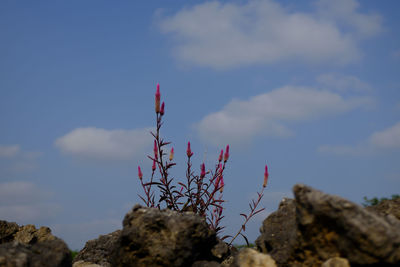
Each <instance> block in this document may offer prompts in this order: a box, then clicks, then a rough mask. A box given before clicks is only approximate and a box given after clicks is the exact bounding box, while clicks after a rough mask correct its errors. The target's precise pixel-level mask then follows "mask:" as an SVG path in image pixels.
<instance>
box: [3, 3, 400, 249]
mask: <svg viewBox="0 0 400 267" xmlns="http://www.w3.org/2000/svg"><path fill="white" fill-rule="evenodd" d="M399 11H400V2H399V1H397V0H387V1H372V0H365V1H355V0H337V1H329V0H319V1H294V0H285V1H273V0H265V1H261V0H260V1H214V2H205V1H161V0H160V1H102V0H96V1H94V0H87V1H77V0H74V1H11V0H2V1H0V129H1V131H0V219H3V220H8V221H15V222H17V223H18V224H35V225H36V226H41V225H45V226H49V227H50V228H51V229H52V231H53V233H54V234H55V235H56V236H59V237H61V238H63V239H64V240H65V241H66V242H67V243H68V245H69V247H70V248H71V249H81V248H82V247H83V246H84V244H85V242H86V241H87V240H89V239H93V238H97V236H98V235H100V234H106V233H109V232H112V231H114V230H116V229H120V228H121V227H122V219H123V217H124V215H125V214H126V213H127V212H128V211H129V210H130V209H131V207H132V206H133V205H134V204H135V203H141V200H140V199H139V197H138V194H142V188H141V187H140V184H139V181H138V177H137V166H138V165H140V166H141V167H142V170H143V172H144V175H145V177H148V175H149V174H150V169H151V161H150V160H149V159H147V157H146V155H148V154H151V151H152V137H151V135H150V134H149V131H150V129H151V128H152V127H154V125H155V114H154V93H155V89H156V84H157V83H160V86H161V98H162V100H163V101H165V105H166V106H165V112H166V113H165V116H164V121H165V124H164V126H163V128H162V135H163V136H164V138H165V139H166V140H169V141H171V142H172V144H173V147H174V149H175V161H176V163H177V164H178V165H177V166H176V168H175V169H174V170H173V171H172V173H171V175H173V176H174V177H176V179H177V180H180V178H183V175H184V171H185V163H186V157H185V155H186V144H187V142H188V141H191V144H192V150H193V152H194V156H193V160H194V164H193V167H194V168H195V170H196V172H197V173H198V171H199V166H200V164H201V163H202V162H203V161H204V162H205V164H206V167H207V168H213V167H214V164H215V163H216V159H217V157H218V152H219V151H220V150H221V149H223V148H225V146H226V145H227V144H229V145H230V150H231V151H230V154H231V156H230V159H229V162H228V164H227V168H226V170H225V177H224V179H225V191H224V199H225V200H226V203H225V206H224V207H225V211H224V213H225V215H226V218H225V220H224V222H223V224H224V225H226V226H227V228H226V231H225V232H224V234H234V233H235V232H236V231H237V230H238V229H239V227H240V225H241V223H242V218H241V217H240V216H239V213H247V212H248V211H249V210H248V209H249V207H248V203H249V202H250V201H251V199H252V198H254V197H255V196H256V191H259V190H260V189H261V187H262V183H263V173H264V166H265V164H268V166H269V170H270V178H269V183H268V186H267V188H266V191H265V196H264V198H263V200H262V202H261V207H265V208H266V210H265V211H264V212H263V213H262V214H260V215H259V216H257V217H256V218H254V220H253V221H251V222H250V223H249V225H248V227H247V231H246V234H247V236H248V237H249V240H250V241H254V240H255V239H256V238H257V236H258V235H259V227H260V226H261V222H262V220H263V219H264V218H265V217H266V216H267V215H268V214H269V213H270V212H273V211H274V210H276V209H277V207H278V204H279V201H280V200H281V199H282V198H283V197H291V196H292V193H291V189H292V187H293V185H295V184H296V183H304V184H307V185H310V186H312V187H315V188H317V189H319V190H322V191H324V192H327V193H330V194H336V195H340V196H342V197H345V198H348V199H350V200H352V201H354V202H357V203H362V201H363V197H364V196H368V197H375V196H376V197H389V196H391V195H392V194H398V193H400V192H399V191H400V190H399V189H400V164H399V163H400V32H399V31H400V30H399V29H400V17H399V16H398V14H399ZM236 243H244V241H243V240H237V241H236Z"/></svg>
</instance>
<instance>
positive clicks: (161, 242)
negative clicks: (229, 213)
mask: <svg viewBox="0 0 400 267" xmlns="http://www.w3.org/2000/svg"><path fill="white" fill-rule="evenodd" d="M216 244H217V238H216V234H215V232H214V231H212V230H210V229H209V227H208V225H207V224H206V222H205V220H204V218H201V217H200V216H197V215H195V214H194V213H192V212H184V213H178V212H175V211H171V210H168V209H166V210H158V209H154V208H144V207H141V206H140V205H136V206H134V207H133V209H132V210H131V211H130V212H129V213H128V214H126V216H125V218H124V220H123V229H122V231H121V235H120V237H119V239H118V241H117V243H116V246H115V249H114V251H113V253H112V257H111V264H112V266H115V267H118V266H191V265H192V264H193V263H194V262H195V261H212V260H214V259H215V257H214V256H213V255H212V253H211V250H212V248H213V247H214V245H216Z"/></svg>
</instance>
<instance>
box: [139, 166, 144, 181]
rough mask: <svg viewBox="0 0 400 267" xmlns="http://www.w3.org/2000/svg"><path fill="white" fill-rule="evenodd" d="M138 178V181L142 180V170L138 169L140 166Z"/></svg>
mask: <svg viewBox="0 0 400 267" xmlns="http://www.w3.org/2000/svg"><path fill="white" fill-rule="evenodd" d="M138 176H139V179H140V180H142V178H143V173H142V170H141V169H140V166H138Z"/></svg>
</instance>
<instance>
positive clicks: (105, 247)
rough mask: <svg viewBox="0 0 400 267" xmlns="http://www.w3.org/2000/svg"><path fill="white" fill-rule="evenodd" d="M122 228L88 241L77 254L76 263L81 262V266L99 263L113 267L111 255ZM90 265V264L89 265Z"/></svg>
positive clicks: (104, 266) (106, 266) (105, 266)
mask: <svg viewBox="0 0 400 267" xmlns="http://www.w3.org/2000/svg"><path fill="white" fill-rule="evenodd" d="M120 235H121V230H117V231H114V232H112V233H110V234H107V235H101V236H99V238H97V239H93V240H89V241H87V242H86V244H85V247H84V248H83V249H82V250H81V251H80V252H79V253H78V255H76V257H75V259H74V267H76V266H75V263H77V262H80V263H79V264H80V265H79V266H86V265H84V264H85V263H87V264H98V265H99V266H103V267H111V264H110V255H111V252H112V251H113V249H114V248H115V246H116V243H117V241H118V238H119V237H120ZM89 266H90V265H88V267H89Z"/></svg>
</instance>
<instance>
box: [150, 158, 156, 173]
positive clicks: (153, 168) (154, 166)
mask: <svg viewBox="0 0 400 267" xmlns="http://www.w3.org/2000/svg"><path fill="white" fill-rule="evenodd" d="M151 169H152V170H153V172H154V171H155V170H156V161H155V160H153V166H152V167H151Z"/></svg>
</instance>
